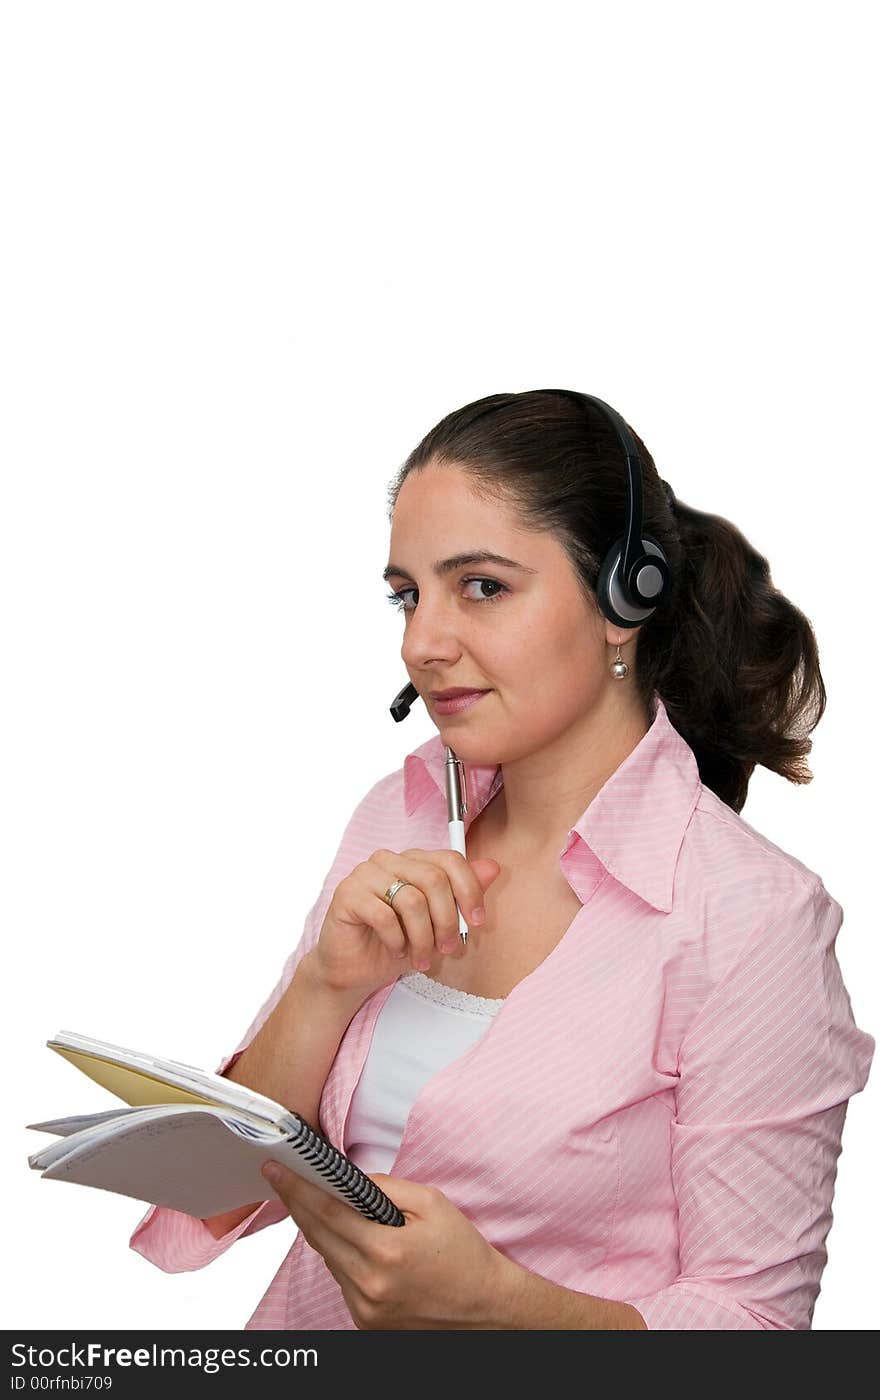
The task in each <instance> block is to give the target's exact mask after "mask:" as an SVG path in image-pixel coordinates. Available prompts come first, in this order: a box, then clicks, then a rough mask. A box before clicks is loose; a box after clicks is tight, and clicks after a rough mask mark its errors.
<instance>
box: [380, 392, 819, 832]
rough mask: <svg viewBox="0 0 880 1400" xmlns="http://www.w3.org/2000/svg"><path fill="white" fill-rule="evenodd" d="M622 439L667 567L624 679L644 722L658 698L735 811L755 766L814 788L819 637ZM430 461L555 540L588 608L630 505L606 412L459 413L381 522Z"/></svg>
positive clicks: (444, 425)
mask: <svg viewBox="0 0 880 1400" xmlns="http://www.w3.org/2000/svg"><path fill="white" fill-rule="evenodd" d="M630 431H631V432H633V436H634V438H635V440H636V443H637V445H638V449H639V455H640V458H641V463H642V480H643V499H644V519H643V528H644V532H645V533H646V534H649V535H652V536H653V537H654V538H655V539H656V540H657V541H658V543H659V544H660V545H661V547H662V549H663V551H664V553H665V555H666V558H667V560H668V562H669V566H670V569H671V571H672V581H671V589H670V592H669V594H668V595H667V597H666V598H665V599H664V600H663V602H662V603H661V604H660V606H659V607H658V609H657V611H656V612H655V613H654V614H653V616H652V617H651V618H649V619H648V621H647V622H646V623H644V624H643V626H642V630H641V632H640V633H639V636H638V638H637V643H636V648H637V656H636V660H635V664H634V667H633V672H632V673H633V674H634V680H635V684H636V686H637V687H638V690H639V694H640V696H641V698H642V701H643V702H644V705H645V712H646V714H650V713H651V710H650V703H651V699H652V696H653V693H654V692H655V691H656V692H657V693H658V694H659V695H660V697H661V699H662V700H663V703H664V705H665V706H666V709H667V712H668V714H669V719H670V721H671V723H672V724H673V725H674V726H675V728H676V729H677V730H678V732H679V733H680V734H681V735H682V737H683V738H684V739H685V740H686V742H687V743H688V744H689V745H690V747H691V749H692V750H693V752H694V756H695V758H696V760H697V764H698V766H699V770H700V777H701V779H702V781H703V782H704V783H705V784H706V786H707V787H709V788H711V789H712V791H713V792H715V793H716V794H717V795H718V797H720V798H721V800H722V801H723V802H726V803H727V805H728V806H729V807H732V808H733V810H734V811H735V812H739V811H741V809H742V807H743V805H744V803H745V800H746V797H747V795H748V786H749V778H750V777H751V775H752V773H753V771H754V768H755V765H756V764H758V763H760V764H763V766H764V767H765V768H769V769H771V770H772V771H773V772H775V773H779V774H781V775H782V777H784V778H787V779H788V781H789V782H792V783H809V782H811V781H812V778H813V774H812V773H811V772H810V769H809V767H808V766H807V764H806V762H805V757H806V755H807V754H808V753H809V752H810V750H811V748H812V741H811V740H810V738H809V737H808V736H809V734H810V733H811V732H812V730H813V729H815V727H816V725H817V724H818V723H819V720H820V719H821V718H822V715H823V713H824V710H825V699H826V696H825V686H824V683H823V680H822V673H821V671H820V669H819V655H818V647H817V644H816V638H815V635H814V633H813V629H812V627H811V625H810V623H809V621H808V619H807V618H806V617H805V616H804V614H803V613H802V612H800V611H799V610H798V608H796V607H795V606H794V604H793V603H791V602H790V601H789V600H788V599H787V598H786V597H785V596H784V595H783V594H782V593H780V592H779V590H778V589H777V588H775V587H774V586H773V583H772V582H771V579H770V568H769V565H768V563H767V560H766V559H765V558H764V557H763V555H761V554H759V553H758V551H757V550H756V549H754V548H753V546H752V545H751V544H750V543H749V541H748V540H747V539H746V538H745V536H744V535H743V534H742V533H741V532H740V531H739V530H738V529H737V527H736V526H735V525H733V524H731V522H730V521H729V520H726V519H725V518H724V517H723V516H720V515H707V514H705V513H704V512H703V511H698V510H694V509H693V508H692V507H691V506H688V505H685V504H684V503H683V502H682V501H679V500H676V501H675V505H674V508H673V509H670V505H669V501H668V499H667V496H666V494H665V492H664V489H663V487H662V485H661V482H660V478H659V476H658V474H657V468H656V466H655V465H654V460H653V458H652V457H651V454H650V452H648V450H647V448H646V447H645V445H644V443H643V442H642V440H641V438H640V437H639V436H638V434H637V433H635V432H634V430H633V429H632V428H630ZM427 465H437V466H456V467H458V468H460V469H461V470H463V471H465V472H466V473H467V474H468V476H469V477H470V478H471V480H472V485H473V488H474V489H475V490H478V491H480V493H481V494H483V495H485V496H487V497H489V498H490V499H496V500H501V501H505V502H507V503H509V504H510V505H511V506H512V507H513V508H514V509H515V510H516V511H517V512H518V514H519V516H520V518H521V519H522V521H523V524H524V525H525V527H526V528H529V529H535V530H546V531H549V532H550V533H551V534H553V535H554V536H555V537H556V538H557V539H558V541H559V543H560V544H561V545H562V546H563V548H564V549H565V550H566V552H567V554H568V556H569V559H570V560H571V563H572V566H573V568H574V570H575V572H576V574H577V576H578V579H579V580H580V583H581V587H582V590H583V593H584V596H585V598H586V599H587V600H588V601H592V603H593V605H594V606H597V604H596V592H595V590H596V582H597V579H598V574H599V568H600V565H601V563H602V560H603V559H604V557H605V554H606V551H607V550H608V549H609V548H610V547H611V545H612V544H613V543H614V541H615V540H616V539H618V538H619V537H620V536H621V535H622V534H623V531H624V525H625V521H626V512H627V500H628V491H627V477H626V469H625V464H624V458H623V454H622V450H621V447H620V443H619V441H618V439H617V436H616V434H615V432H614V430H613V428H612V427H611V424H610V423H609V422H608V421H607V420H606V418H605V416H604V414H601V413H600V412H599V411H598V410H597V409H596V408H595V407H593V406H590V408H589V411H588V410H587V409H586V408H585V407H583V406H581V405H579V404H578V403H577V402H575V401H573V400H572V399H570V398H569V397H568V396H567V395H564V394H561V393H554V392H553V391H548V390H529V391H526V392H523V393H519V394H490V395H488V396H487V397H486V398H482V399H477V400H475V402H473V403H470V404H466V405H465V406H464V407H463V408H459V409H456V410H455V411H454V412H452V413H448V414H447V415H446V417H445V418H442V419H441V420H440V422H439V423H438V424H437V425H436V427H434V428H432V429H431V430H430V432H429V433H428V434H427V435H426V436H425V437H424V438H423V439H422V441H421V442H420V443H419V444H418V446H417V447H416V448H415V450H414V451H413V452H411V453H410V455H409V457H407V459H406V461H405V462H404V463H403V466H402V467H401V468H400V469H399V471H398V472H397V474H396V475H395V477H394V479H393V481H392V483H391V485H390V486H389V490H388V498H389V508H388V514H389V518H390V516H391V515H392V514H393V511H394V506H395V504H396V502H397V497H398V495H399V493H400V489H401V487H402V485H403V483H404V481H405V480H406V478H407V477H408V476H409V474H410V472H413V471H418V470H419V468H421V467H425V466H427ZM672 484H673V487H674V485H675V483H674V481H673V483H672Z"/></svg>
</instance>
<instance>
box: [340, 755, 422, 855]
mask: <svg viewBox="0 0 880 1400" xmlns="http://www.w3.org/2000/svg"><path fill="white" fill-rule="evenodd" d="M406 834H407V822H406V813H405V810H404V789H403V768H397V769H395V770H394V772H392V773H386V774H384V775H383V776H382V777H381V778H378V779H377V780H376V782H374V783H373V784H372V786H371V787H370V788H368V789H367V791H366V792H365V793H364V795H363V796H362V797H361V798H360V799H359V800H358V801H357V803H356V804H355V807H354V810H353V811H352V813H351V815H350V817H349V819H348V822H347V824H346V826H345V830H344V831H343V833H342V839H341V840H340V843H339V851H338V853H337V857H336V861H335V862H334V866H335V868H336V869H337V870H338V869H342V868H345V869H346V871H350V870H352V869H353V868H354V866H355V865H358V864H359V863H360V862H361V861H363V860H367V859H368V858H369V857H370V856H371V855H372V854H373V852H374V851H377V850H379V849H381V848H382V847H388V848H391V849H402V846H401V845H400V844H398V843H401V842H402V843H403V845H404V846H409V845H411V844H412V842H411V841H409V840H406V839H405V838H406Z"/></svg>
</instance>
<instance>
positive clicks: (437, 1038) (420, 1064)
mask: <svg viewBox="0 0 880 1400" xmlns="http://www.w3.org/2000/svg"><path fill="white" fill-rule="evenodd" d="M503 1005H504V998H503V997H498V998H493V997H478V996H473V995H472V994H471V993H470V992H460V991H458V990H457V989H456V988H455V987H444V986H443V985H442V983H440V982H435V981H434V979H433V978H432V977H426V976H425V974H424V973H423V972H411V973H408V974H407V975H406V976H405V977H399V978H398V980H397V982H395V984H394V988H393V990H392V992H391V994H390V996H389V997H388V999H387V1000H386V1002H385V1004H384V1006H383V1007H382V1010H381V1011H380V1013H379V1018H378V1020H377V1022H376V1025H375V1028H374V1030H373V1039H372V1042H371V1044H370V1049H369V1052H368V1054H367V1058H366V1061H365V1062H364V1068H363V1071H362V1073H361V1077H360V1079H359V1080H358V1083H357V1086H356V1088H355V1091H354V1097H353V1098H352V1101H351V1110H350V1113H349V1118H348V1125H347V1128H346V1134H345V1136H346V1143H347V1146H346V1147H345V1149H344V1150H345V1153H346V1156H348V1157H350V1158H351V1160H352V1161H353V1162H354V1163H355V1164H356V1165H357V1166H359V1167H360V1168H361V1170H362V1171H365V1172H367V1173H368V1174H369V1173H370V1172H390V1171H391V1167H392V1165H393V1163H394V1159H395V1157H396V1156H397V1149H398V1147H399V1146H400V1140H401V1138H402V1137H403V1130H404V1128H405V1127H406V1120H407V1118H408V1116H409V1111H410V1109H411V1108H412V1106H413V1103H414V1102H415V1100H416V1098H417V1097H418V1095H419V1093H420V1092H421V1090H422V1089H423V1087H424V1086H425V1084H427V1082H428V1080H429V1079H431V1078H433V1076H434V1075H435V1074H438V1073H439V1071H440V1070H441V1069H444V1068H445V1066H446V1065H448V1064H451V1063H452V1061H453V1060H457V1059H458V1058H459V1056H460V1055H463V1054H464V1053H465V1051H466V1050H469V1049H470V1047H471V1046H472V1045H475V1044H476V1042H477V1041H478V1040H479V1039H480V1037H481V1036H482V1035H484V1034H485V1033H486V1031H487V1030H488V1029H489V1026H490V1024H491V1021H492V1017H493V1016H494V1015H496V1013H497V1012H498V1010H499V1008H500V1007H501V1006H503Z"/></svg>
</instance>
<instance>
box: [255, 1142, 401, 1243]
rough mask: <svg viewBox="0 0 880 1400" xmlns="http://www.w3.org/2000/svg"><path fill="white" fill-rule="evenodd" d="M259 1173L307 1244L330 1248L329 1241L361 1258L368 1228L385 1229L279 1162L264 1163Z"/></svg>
mask: <svg viewBox="0 0 880 1400" xmlns="http://www.w3.org/2000/svg"><path fill="white" fill-rule="evenodd" d="M261 1170H262V1174H263V1176H264V1177H265V1178H266V1180H267V1181H268V1182H269V1185H270V1186H271V1187H272V1190H273V1191H275V1192H276V1194H277V1195H278V1196H279V1197H280V1199H281V1200H282V1201H283V1202H284V1204H285V1206H286V1207H287V1209H288V1210H289V1212H290V1214H291V1216H292V1217H293V1219H294V1220H295V1221H296V1223H297V1225H299V1226H300V1228H301V1229H302V1231H303V1233H304V1234H305V1235H306V1238H307V1239H309V1242H310V1243H311V1240H312V1238H315V1239H320V1240H321V1241H322V1242H323V1244H325V1245H328V1246H329V1245H330V1244H331V1242H332V1239H336V1240H338V1241H344V1242H345V1243H346V1244H347V1245H350V1246H351V1247H352V1248H353V1249H355V1250H356V1251H357V1252H358V1254H363V1252H364V1250H363V1247H364V1245H365V1244H366V1243H368V1241H369V1236H370V1233H371V1228H372V1229H386V1228H388V1227H387V1226H382V1225H379V1224H378V1222H376V1221H371V1220H367V1219H366V1218H365V1217H364V1216H362V1215H360V1214H359V1213H358V1211H356V1210H354V1209H353V1208H352V1207H351V1206H349V1205H346V1204H345V1202H344V1201H340V1200H337V1199H336V1198H335V1197H334V1196H331V1195H330V1193H329V1192H328V1191H324V1190H323V1189H322V1188H321V1187H320V1186H315V1184H314V1183H313V1182H311V1181H306V1180H305V1178H304V1177H301V1176H300V1175H299V1174H298V1173H297V1172H294V1171H291V1170H290V1168H289V1167H285V1166H283V1165H282V1164H281V1163H280V1162H275V1161H273V1160H270V1161H267V1162H265V1163H264V1164H263V1166H262V1168H261ZM323 1252H324V1249H323V1247H322V1248H321V1253H322V1254H323Z"/></svg>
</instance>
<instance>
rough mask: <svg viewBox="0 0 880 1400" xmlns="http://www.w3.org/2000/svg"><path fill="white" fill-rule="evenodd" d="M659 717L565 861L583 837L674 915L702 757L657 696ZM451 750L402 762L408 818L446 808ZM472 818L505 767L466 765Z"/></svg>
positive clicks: (431, 747) (618, 873)
mask: <svg viewBox="0 0 880 1400" xmlns="http://www.w3.org/2000/svg"><path fill="white" fill-rule="evenodd" d="M653 706H654V718H653V720H652V723H651V727H650V728H649V729H648V731H647V733H646V734H644V735H643V736H642V738H641V739H640V740H639V742H638V744H637V745H636V747H635V748H634V749H633V750H632V752H631V753H629V754H628V755H627V757H626V758H625V759H624V760H623V762H622V763H621V764H619V765H618V767H617V768H616V769H615V770H614V772H613V773H612V774H611V776H610V777H609V778H607V779H606V781H605V783H604V784H603V786H602V787H601V788H600V789H599V791H598V792H597V793H596V796H595V797H594V798H593V800H592V802H590V803H589V805H588V806H587V808H586V810H585V811H584V812H582V813H581V815H580V817H579V818H578V820H577V821H576V822H575V824H574V826H573V827H572V828H571V829H570V831H569V833H568V841H567V843H566V846H565V848H564V849H563V851H562V852H561V853H560V854H561V858H562V859H564V858H565V856H566V855H567V853H568V852H569V851H570V850H571V848H572V847H573V846H574V845H576V844H577V840H578V838H579V839H580V840H581V841H583V842H584V843H585V844H586V845H587V846H589V848H590V850H591V851H592V852H593V854H594V855H595V856H596V857H597V858H598V859H599V860H600V861H601V863H602V865H603V866H604V867H605V869H606V870H607V871H608V872H609V874H611V875H613V876H614V878H615V879H617V880H619V881H621V883H622V884H624V885H626V886H627V888H628V889H630V890H632V891H633V893H634V894H637V895H639V896H640V897H641V898H642V899H644V900H646V901H647V902H648V903H649V904H650V905H652V907H653V908H655V909H659V910H661V911H662V912H663V913H668V912H669V911H670V910H671V908H672V886H673V879H674V876H675V866H676V863H677V861H678V853H679V851H680V849H681V843H682V840H683V839H684V833H685V830H686V829H687V825H688V823H689V821H690V818H691V814H692V812H693V810H694V808H695V806H696V804H697V801H698V799H699V795H700V789H701V781H700V773H699V768H698V766H697V760H696V758H695V757H694V753H693V750H692V749H691V747H690V745H689V744H688V743H687V742H686V741H685V740H684V739H683V738H682V736H681V735H680V734H679V732H678V730H677V729H675V728H674V726H673V725H672V723H671V722H670V719H669V716H668V715H667V713H666V706H665V705H664V704H663V701H662V700H661V698H660V696H659V695H658V694H657V693H656V692H655V694H654V697H653ZM445 761H446V746H445V745H444V743H443V741H442V739H441V738H440V735H439V734H436V735H435V736H434V737H433V738H431V739H428V740H427V742H426V743H424V744H421V745H420V746H419V748H417V749H414V750H413V752H412V753H410V754H408V755H407V757H406V758H405V759H404V763H403V800H404V807H405V810H406V814H407V816H412V814H413V812H414V811H415V810H416V808H417V807H420V806H421V804H422V803H423V802H425V801H427V800H430V801H431V802H432V803H435V804H436V805H437V806H438V808H440V809H441V810H442V811H443V812H445V810H446V776H445V767H444V764H445ZM462 767H463V769H464V774H465V786H466V800H467V807H468V810H467V813H466V814H465V818H464V822H465V831H467V828H468V826H469V825H470V823H471V822H472V821H473V819H474V817H476V816H477V815H478V813H479V812H481V811H482V809H483V807H485V806H486V804H487V802H489V801H490V799H491V798H492V797H494V796H495V793H496V792H497V791H498V789H499V787H501V786H502V784H503V781H504V775H503V772H502V769H501V766H500V765H499V764H491V765H485V766H480V765H478V764H470V763H469V764H463V765H462Z"/></svg>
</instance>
